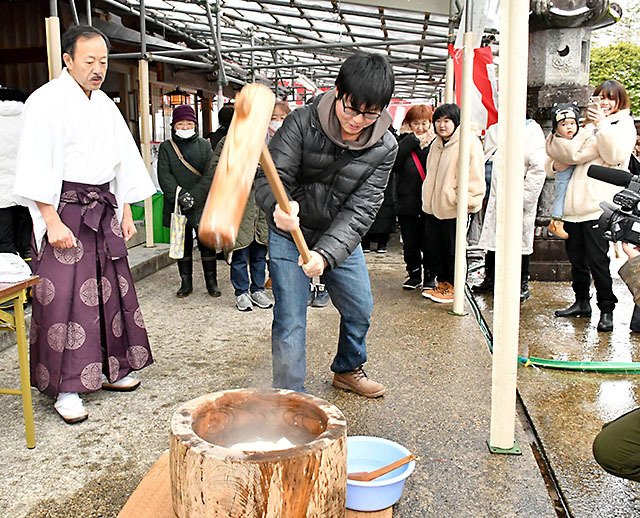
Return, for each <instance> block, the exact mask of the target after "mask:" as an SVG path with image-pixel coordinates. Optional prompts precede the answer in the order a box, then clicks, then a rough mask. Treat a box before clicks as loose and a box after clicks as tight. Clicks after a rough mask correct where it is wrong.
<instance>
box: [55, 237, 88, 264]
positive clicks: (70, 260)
mask: <svg viewBox="0 0 640 518" xmlns="http://www.w3.org/2000/svg"><path fill="white" fill-rule="evenodd" d="M76 245H77V246H75V247H73V248H56V247H54V248H53V256H54V257H55V258H56V259H57V260H58V262H60V263H62V264H75V263H77V262H78V261H80V259H82V256H83V255H84V245H83V244H82V242H81V241H80V240H79V239H77V238H76Z"/></svg>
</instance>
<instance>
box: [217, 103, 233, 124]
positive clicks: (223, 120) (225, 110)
mask: <svg viewBox="0 0 640 518" xmlns="http://www.w3.org/2000/svg"><path fill="white" fill-rule="evenodd" d="M233 111H234V109H233V106H231V105H230V104H228V105H226V106H223V107H222V108H220V110H219V111H218V124H219V125H220V126H224V127H225V128H228V127H229V125H230V124H231V119H233Z"/></svg>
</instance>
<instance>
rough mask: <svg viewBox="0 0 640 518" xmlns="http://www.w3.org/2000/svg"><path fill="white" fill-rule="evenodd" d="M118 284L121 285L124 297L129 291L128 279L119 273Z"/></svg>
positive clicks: (121, 295) (121, 292)
mask: <svg viewBox="0 0 640 518" xmlns="http://www.w3.org/2000/svg"><path fill="white" fill-rule="evenodd" d="M118 286H119V287H120V297H121V298H124V296H125V295H126V294H127V293H129V283H128V282H127V279H125V278H124V277H123V276H122V275H120V274H118Z"/></svg>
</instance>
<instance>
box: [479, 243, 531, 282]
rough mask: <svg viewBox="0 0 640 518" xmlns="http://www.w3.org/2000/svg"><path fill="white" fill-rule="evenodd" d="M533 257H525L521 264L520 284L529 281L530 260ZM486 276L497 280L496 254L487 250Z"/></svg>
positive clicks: (485, 260) (485, 261) (485, 258)
mask: <svg viewBox="0 0 640 518" xmlns="http://www.w3.org/2000/svg"><path fill="white" fill-rule="evenodd" d="M530 257H531V256H529V255H523V256H522V261H521V263H520V283H524V282H528V281H529V259H530ZM484 276H485V277H486V278H487V279H491V280H492V281H495V280H496V253H495V252H494V251H492V250H487V252H486V254H485V256H484Z"/></svg>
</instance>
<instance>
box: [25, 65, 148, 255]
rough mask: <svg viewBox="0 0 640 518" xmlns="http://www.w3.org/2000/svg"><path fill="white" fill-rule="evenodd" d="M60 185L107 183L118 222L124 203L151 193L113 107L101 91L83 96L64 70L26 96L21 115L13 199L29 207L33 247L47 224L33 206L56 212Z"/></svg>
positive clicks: (135, 150)
mask: <svg viewBox="0 0 640 518" xmlns="http://www.w3.org/2000/svg"><path fill="white" fill-rule="evenodd" d="M63 181H68V182H80V183H86V184H91V185H100V184H103V183H110V187H109V190H110V191H111V192H112V193H113V194H115V196H116V200H117V201H118V208H117V210H116V214H117V216H118V220H119V221H122V207H123V204H124V203H133V202H137V201H140V200H143V199H145V198H148V197H149V196H151V195H152V194H154V193H155V192H156V189H155V187H154V186H153V182H152V181H151V177H150V176H149V173H148V172H147V169H146V167H145V165H144V161H143V160H142V157H141V156H140V152H139V150H138V147H137V146H136V144H135V141H134V140H133V136H132V135H131V132H130V131H129V128H128V127H127V125H126V123H125V121H124V119H123V118H122V115H121V114H120V111H119V110H118V108H117V107H116V105H115V104H114V103H113V101H112V100H111V99H109V97H108V96H107V95H106V94H105V93H104V92H102V91H101V90H95V91H93V92H92V93H91V98H89V97H87V96H86V94H85V93H84V91H83V90H82V88H81V87H80V85H79V84H78V83H77V82H76V81H75V79H73V77H71V75H70V74H69V72H68V71H67V69H66V68H65V69H64V70H63V71H62V74H60V77H58V78H57V79H54V80H53V81H50V82H49V83H47V84H45V85H43V86H41V87H40V88H38V89H37V90H36V91H35V92H33V94H31V96H30V97H29V99H28V100H27V103H26V105H25V109H24V112H23V115H22V132H21V134H20V143H19V146H18V156H17V162H16V178H15V184H14V188H13V194H14V199H15V200H16V202H17V203H19V204H20V205H25V206H27V207H29V211H30V212H31V217H32V218H33V232H34V235H35V238H36V245H37V246H38V248H39V247H40V244H41V241H42V237H43V236H44V234H45V232H46V225H45V223H44V219H43V218H42V215H41V214H40V210H39V209H38V206H37V205H36V203H35V202H41V203H47V204H50V205H53V206H54V207H55V208H56V210H57V208H58V203H59V201H60V194H61V189H62V182H63Z"/></svg>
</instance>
